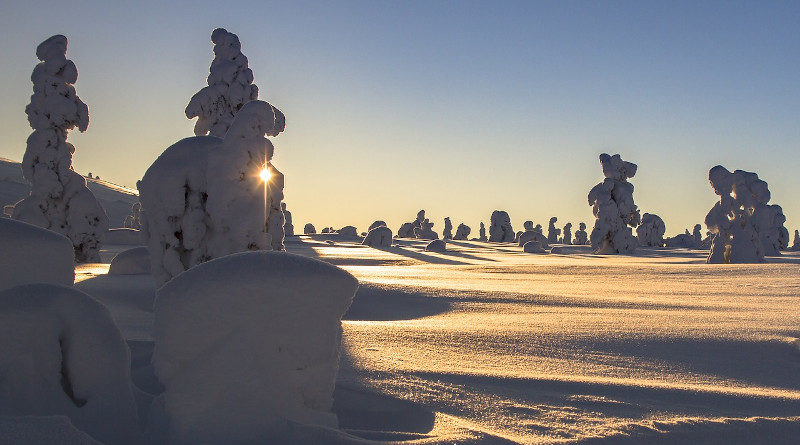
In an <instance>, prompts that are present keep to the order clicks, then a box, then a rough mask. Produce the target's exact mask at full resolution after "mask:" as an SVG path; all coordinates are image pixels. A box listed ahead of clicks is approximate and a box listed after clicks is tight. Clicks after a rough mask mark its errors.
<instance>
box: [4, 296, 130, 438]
mask: <svg viewBox="0 0 800 445" xmlns="http://www.w3.org/2000/svg"><path fill="white" fill-rule="evenodd" d="M0 339H2V341H0V416H15V417H16V416H52V415H64V416H67V417H69V418H70V420H71V421H72V423H73V424H74V425H75V426H76V427H77V428H79V429H80V430H81V431H84V432H86V433H88V434H90V435H91V436H92V437H93V438H95V439H97V440H98V441H101V442H103V443H106V444H135V443H141V440H142V435H141V432H140V429H139V428H140V427H139V424H138V418H137V411H136V405H135V403H134V396H133V387H132V385H131V380H130V370H131V368H130V357H129V351H128V347H127V346H126V344H125V341H124V340H123V338H122V335H121V334H120V331H119V329H117V327H116V326H115V325H114V322H113V321H112V319H111V316H110V314H109V312H108V310H107V309H106V308H105V306H103V305H102V304H100V303H98V302H97V301H95V300H94V299H92V298H91V297H89V296H88V295H86V294H84V293H83V292H80V291H78V290H75V289H73V288H71V287H66V286H60V285H52V284H27V285H23V286H18V287H14V288H11V289H6V290H4V291H2V292H0Z"/></svg>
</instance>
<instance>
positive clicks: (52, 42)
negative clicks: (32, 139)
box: [25, 35, 89, 131]
mask: <svg viewBox="0 0 800 445" xmlns="http://www.w3.org/2000/svg"><path fill="white" fill-rule="evenodd" d="M36 57H37V58H38V59H39V60H41V62H40V63H39V64H38V65H36V67H35V68H34V69H33V73H32V74H31V81H32V82H33V95H32V96H31V103H30V104H28V106H27V107H25V113H26V114H27V115H28V122H30V125H31V127H32V128H33V129H34V130H45V129H48V128H55V129H58V130H62V131H67V130H71V129H73V128H75V127H78V130H80V131H86V128H87V127H88V126H89V107H87V106H86V104H85V103H83V101H81V99H80V98H79V97H78V95H77V93H76V92H75V87H73V86H72V84H74V83H75V81H77V80H78V69H77V68H76V67H75V64H74V63H73V62H72V61H71V60H69V59H67V38H66V37H64V36H62V35H55V36H52V37H50V38H49V39H47V40H45V41H44V42H42V43H41V44H39V46H38V47H36Z"/></svg>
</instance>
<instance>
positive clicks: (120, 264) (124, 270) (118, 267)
mask: <svg viewBox="0 0 800 445" xmlns="http://www.w3.org/2000/svg"><path fill="white" fill-rule="evenodd" d="M149 273H150V254H149V253H148V252H147V247H144V246H142V247H134V248H133V249H128V250H123V251H122V252H120V253H118V254H117V255H116V256H114V258H113V259H112V260H111V265H110V266H109V268H108V274H109V275H136V274H149Z"/></svg>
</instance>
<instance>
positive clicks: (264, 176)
mask: <svg viewBox="0 0 800 445" xmlns="http://www.w3.org/2000/svg"><path fill="white" fill-rule="evenodd" d="M258 176H259V177H261V180H262V181H264V182H268V181H269V178H270V177H272V172H270V171H269V169H268V168H267V167H264V168H262V169H261V171H260V172H258Z"/></svg>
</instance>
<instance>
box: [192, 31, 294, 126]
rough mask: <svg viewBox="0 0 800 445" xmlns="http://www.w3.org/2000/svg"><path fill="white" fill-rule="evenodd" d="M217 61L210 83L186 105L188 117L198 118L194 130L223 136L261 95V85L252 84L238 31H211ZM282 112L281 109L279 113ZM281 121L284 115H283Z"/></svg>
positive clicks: (212, 67) (251, 72) (250, 71)
mask: <svg viewBox="0 0 800 445" xmlns="http://www.w3.org/2000/svg"><path fill="white" fill-rule="evenodd" d="M211 41H212V42H213V43H214V60H213V61H212V62H211V68H210V73H209V75H208V79H207V81H208V86H207V87H205V88H203V89H202V90H200V91H198V92H197V93H196V94H195V95H194V96H192V99H191V100H190V101H189V104H188V105H187V106H186V117H188V118H189V119H193V118H195V117H196V118H197V123H196V124H195V126H194V133H195V134H196V135H198V136H203V135H205V134H207V133H208V134H210V135H211V136H216V137H223V136H225V133H226V132H227V131H228V128H229V127H230V125H231V123H232V122H233V117H234V116H235V115H236V113H237V112H238V111H239V110H240V109H241V108H242V106H244V104H246V103H247V102H249V101H251V100H255V99H257V98H258V86H256V85H255V84H253V71H252V70H251V69H250V68H248V66H247V65H248V64H247V57H245V55H244V54H242V44H241V43H240V42H239V37H238V36H237V35H236V34H233V33H230V32H228V31H227V30H225V29H224V28H217V29H215V30H214V31H213V32H212V33H211ZM278 113H280V112H278ZM280 116H281V117H280V120H281V121H282V120H283V119H284V118H283V114H281V115H280Z"/></svg>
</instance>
